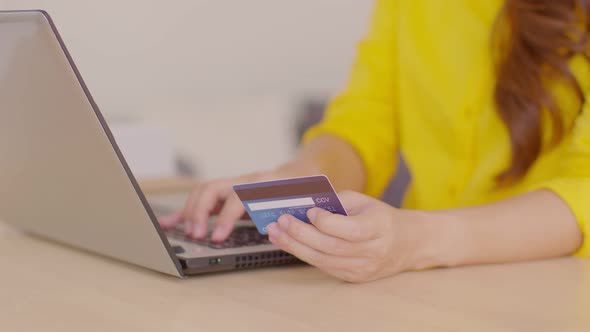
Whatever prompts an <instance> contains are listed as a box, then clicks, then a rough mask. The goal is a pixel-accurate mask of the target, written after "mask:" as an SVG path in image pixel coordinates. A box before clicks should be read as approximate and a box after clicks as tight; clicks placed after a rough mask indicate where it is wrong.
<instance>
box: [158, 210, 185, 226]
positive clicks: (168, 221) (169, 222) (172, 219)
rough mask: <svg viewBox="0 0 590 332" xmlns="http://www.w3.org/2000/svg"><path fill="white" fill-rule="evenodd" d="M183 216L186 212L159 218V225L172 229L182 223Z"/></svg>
mask: <svg viewBox="0 0 590 332" xmlns="http://www.w3.org/2000/svg"><path fill="white" fill-rule="evenodd" d="M183 215H184V211H177V212H175V213H173V214H171V215H167V216H163V217H160V218H158V223H159V224H160V226H162V227H163V228H172V227H174V226H176V225H177V224H178V223H180V222H181V221H182V219H183Z"/></svg>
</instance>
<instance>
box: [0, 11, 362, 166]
mask: <svg viewBox="0 0 590 332" xmlns="http://www.w3.org/2000/svg"><path fill="white" fill-rule="evenodd" d="M372 5H373V1H368V0H288V1H286V0H231V1H230V0H174V1H161V0H160V1H155V0H100V1H81V0H0V9H26V8H29V9H30V8H42V9H46V10H48V11H49V12H50V14H51V15H52V17H53V18H54V21H55V22H56V25H57V26H58V29H59V30H60V32H61V34H62V37H63V38H64V40H65V42H66V45H67V46H68V48H69V49H70V52H71V53H72V55H73V58H74V60H75V61H76V63H77V65H78V67H79V69H80V71H81V72H82V75H83V77H84V78H85V80H86V82H87V84H88V86H89V87H90V89H91V91H92V93H93V95H94V97H95V99H96V101H97V103H98V104H99V106H100V107H101V109H102V111H103V112H104V113H105V114H106V116H107V118H109V119H113V118H117V117H127V116H131V117H133V118H138V117H139V118H144V119H148V120H149V121H156V122H158V119H160V120H163V121H162V122H163V123H166V124H167V125H168V126H169V129H170V130H176V129H178V128H180V127H183V128H184V127H186V123H179V122H178V128H176V127H175V126H176V125H175V122H174V121H176V120H174V119H175V117H177V118H178V121H182V122H186V121H190V120H191V119H193V121H194V122H195V126H196V127H195V128H194V129H193V131H194V132H195V133H198V132H200V130H199V127H198V124H200V123H207V122H208V120H207V119H208V115H207V113H208V112H211V111H213V110H208V108H209V106H208V105H210V104H214V105H215V107H214V111H215V112H223V111H228V112H230V113H231V112H232V111H233V112H239V111H240V110H239V109H235V108H240V105H241V104H240V102H239V101H242V100H245V101H246V102H249V104H248V105H246V106H245V107H244V109H255V108H257V106H256V103H257V102H256V100H257V98H258V97H260V99H261V100H262V102H261V103H262V104H263V105H265V107H267V108H268V100H269V99H271V100H277V99H282V100H286V101H290V100H292V99H293V97H297V96H302V95H327V94H332V93H334V92H335V91H336V90H338V88H339V87H340V86H342V84H343V83H344V81H345V78H346V75H347V72H348V67H349V66H350V63H351V61H352V59H353V55H354V53H355V47H356V43H357V41H358V40H359V39H360V38H361V37H362V35H363V34H364V32H365V30H366V26H367V21H368V17H369V14H370V11H371V8H372ZM224 100H228V101H229V102H228V103H227V105H226V106H224V104H223V101H224ZM277 104H283V105H288V102H278V103H277ZM187 112H188V114H186V113H187ZM281 112H285V110H282V111H281ZM148 114H149V115H148ZM258 116H260V114H259V115H258ZM277 121H279V120H277ZM228 122H231V121H228ZM271 124H272V123H271ZM236 125H242V124H236ZM269 125H270V124H269ZM187 130H188V129H187ZM232 131H235V130H232V129H228V130H226V132H232ZM187 135H188V133H180V134H178V135H177V138H178V139H182V140H183V141H182V142H178V143H179V146H184V147H185V150H187V149H188V150H190V147H188V146H187V145H188V144H187V142H186V140H187V139H189V138H187V137H188V136H187ZM193 139H194V140H201V139H203V137H199V136H198V134H197V136H195V137H194V138H193ZM240 139H245V140H246V142H247V140H248V138H247V137H242V138H240ZM262 141H263V140H262V138H260V137H259V138H257V142H262ZM269 144H271V143H269ZM265 148H268V149H271V148H272V147H270V146H268V147H265V146H262V147H261V149H265ZM274 149H275V150H278V149H279V147H274ZM280 149H283V147H280ZM185 152H188V153H189V154H190V153H193V154H194V157H195V158H193V159H201V160H202V159H205V160H208V159H209V157H206V158H204V157H203V156H207V153H205V152H203V151H202V150H198V151H197V150H196V149H195V151H185ZM197 157H198V158H197ZM212 158H214V157H212ZM281 158H284V156H281ZM281 158H277V160H279V159H281ZM200 166H201V167H200V168H202V165H200ZM208 168H210V169H212V168H214V167H213V166H211V167H208ZM237 171H242V170H241V169H238V170H237ZM225 172H229V171H228V170H225V171H224V173H223V174H225ZM214 173H215V172H214ZM209 175H211V176H217V175H220V174H217V173H215V174H213V173H211V172H209V173H208V176H209Z"/></svg>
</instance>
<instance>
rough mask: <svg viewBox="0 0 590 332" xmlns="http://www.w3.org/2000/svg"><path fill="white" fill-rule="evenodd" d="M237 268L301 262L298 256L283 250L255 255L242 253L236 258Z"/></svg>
mask: <svg viewBox="0 0 590 332" xmlns="http://www.w3.org/2000/svg"><path fill="white" fill-rule="evenodd" d="M235 263H236V265H235V268H236V269H250V268H255V267H265V266H277V265H286V264H297V263H301V261H300V260H299V259H297V257H295V256H293V255H291V254H288V253H286V252H283V251H274V252H267V253H260V254H253V255H240V256H236V258H235Z"/></svg>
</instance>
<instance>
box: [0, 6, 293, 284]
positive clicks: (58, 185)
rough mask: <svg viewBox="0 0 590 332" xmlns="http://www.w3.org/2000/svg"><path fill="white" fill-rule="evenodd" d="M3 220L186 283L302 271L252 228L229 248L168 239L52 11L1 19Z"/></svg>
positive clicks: (173, 235)
mask: <svg viewBox="0 0 590 332" xmlns="http://www.w3.org/2000/svg"><path fill="white" fill-rule="evenodd" d="M0 219H2V220H4V221H5V222H7V223H9V224H12V225H14V226H17V227H18V228H20V229H22V230H24V231H27V232H30V233H32V234H35V235H38V236H41V237H44V238H47V239H51V240H54V241H58V242H62V243H66V244H68V245H71V246H73V247H77V248H80V249H84V250H88V251H92V252H95V253H99V254H102V255H106V256H109V257H113V258H116V259H119V260H122V261H126V262H129V263H133V264H136V265H140V266H143V267H146V268H149V269H153V270H156V271H160V272H163V273H166V274H170V275H174V276H178V277H182V276H186V275H190V274H198V273H205V272H217V271H227V270H235V269H245V268H254V267H264V266H272V265H280V264H291V263H297V260H296V259H295V258H294V257H293V256H291V255H288V254H287V253H284V252H282V251H280V250H278V249H277V248H276V247H275V246H273V245H272V244H270V243H268V241H267V239H266V238H264V237H263V236H261V235H259V234H258V233H257V232H256V229H255V228H254V226H252V225H251V224H246V225H242V226H239V227H237V228H236V230H235V231H234V232H233V234H232V236H231V237H230V238H229V239H228V240H227V241H225V242H224V243H209V242H208V241H192V240H190V239H188V238H185V237H184V235H183V233H182V231H180V230H172V231H169V232H168V231H167V232H164V231H163V230H162V229H160V227H159V225H158V222H157V219H156V217H155V214H154V212H153V210H152V208H151V207H150V205H149V203H148V201H147V200H146V198H145V197H144V194H143V193H142V192H141V189H140V188H139V186H138V185H137V182H136V180H135V178H134V177H133V174H132V173H131V171H130V169H129V167H128V166H127V163H126V162H125V159H124V158H123V155H122V154H121V151H120V150H119V149H118V148H117V144H116V142H115V140H114V138H113V136H112V134H111V132H110V131H109V128H108V126H107V124H106V122H105V120H104V118H103V117H102V115H101V113H100V111H99V110H98V107H97V106H96V104H95V102H94V101H93V99H92V97H91V95H90V92H89V91H88V88H87V87H86V85H85V84H84V81H83V80H82V77H81V76H80V73H79V72H78V71H77V69H76V66H75V65H74V62H73V61H72V58H71V56H70V54H69V53H68V51H67V50H66V47H65V45H64V43H63V41H62V39H61V38H60V37H59V34H58V32H57V30H56V28H55V25H54V24H53V23H52V21H51V18H50V17H49V15H48V14H47V13H46V12H44V11H0Z"/></svg>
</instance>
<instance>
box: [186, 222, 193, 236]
mask: <svg viewBox="0 0 590 332" xmlns="http://www.w3.org/2000/svg"><path fill="white" fill-rule="evenodd" d="M192 226H193V224H192V223H190V222H188V221H185V222H184V234H186V235H190V234H191V233H192V231H193V227H192Z"/></svg>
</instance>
